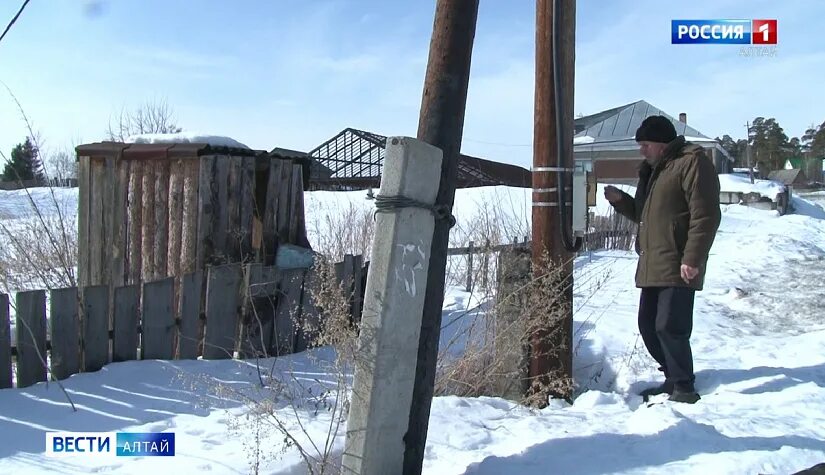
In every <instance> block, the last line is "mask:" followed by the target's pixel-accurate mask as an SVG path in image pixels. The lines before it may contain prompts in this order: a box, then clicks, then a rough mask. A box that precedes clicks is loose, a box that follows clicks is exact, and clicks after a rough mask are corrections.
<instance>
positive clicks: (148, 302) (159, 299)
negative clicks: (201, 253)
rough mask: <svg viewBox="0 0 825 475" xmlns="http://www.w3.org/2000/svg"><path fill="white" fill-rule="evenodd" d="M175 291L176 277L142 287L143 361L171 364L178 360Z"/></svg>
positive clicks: (141, 355) (141, 352)
mask: <svg viewBox="0 0 825 475" xmlns="http://www.w3.org/2000/svg"><path fill="white" fill-rule="evenodd" d="M174 287H175V278H174V277H167V278H165V279H162V280H158V281H155V282H149V283H146V284H143V312H142V318H141V325H140V326H141V329H142V330H143V334H142V336H141V339H140V341H141V351H140V359H142V360H156V359H157V360H171V359H172V358H174V356H175V353H174V345H175V333H176V329H175V316H174V315H175V314H174V312H173V310H172V308H173V307H172V305H173V302H174V298H175V296H174Z"/></svg>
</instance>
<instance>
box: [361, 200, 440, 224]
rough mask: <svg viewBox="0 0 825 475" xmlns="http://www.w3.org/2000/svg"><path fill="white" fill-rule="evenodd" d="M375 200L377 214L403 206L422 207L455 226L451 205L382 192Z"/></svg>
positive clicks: (436, 217) (389, 211)
mask: <svg viewBox="0 0 825 475" xmlns="http://www.w3.org/2000/svg"><path fill="white" fill-rule="evenodd" d="M374 200H375V214H378V213H391V212H393V211H395V210H398V209H402V208H420V209H425V210H428V211H429V212H431V213H432V214H433V216H434V217H435V219H447V220H449V221H450V227H451V228H452V227H453V226H455V216H453V215H452V213H450V207H449V206H446V205H438V204H433V205H431V204H428V203H424V202H423V201H418V200H414V199H412V198H407V197H406V196H384V195H380V194H379V195H376V196H375V198H374ZM375 214H373V219H375Z"/></svg>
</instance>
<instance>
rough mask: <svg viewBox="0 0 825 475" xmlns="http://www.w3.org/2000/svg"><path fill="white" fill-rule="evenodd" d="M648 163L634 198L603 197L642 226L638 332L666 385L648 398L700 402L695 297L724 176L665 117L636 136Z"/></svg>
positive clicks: (648, 122)
mask: <svg viewBox="0 0 825 475" xmlns="http://www.w3.org/2000/svg"><path fill="white" fill-rule="evenodd" d="M636 142H637V143H638V144H639V148H640V152H641V155H642V156H643V157H644V161H643V162H642V164H641V166H640V168H639V183H638V186H637V188H636V196H635V197H633V196H630V195H629V194H627V193H625V192H623V191H621V190H619V189H618V188H615V187H613V186H608V187H606V188H605V193H604V194H605V198H607V200H608V201H609V202H610V204H611V205H613V207H614V208H615V209H616V211H617V212H619V213H621V214H622V215H624V216H625V217H627V218H629V219H631V220H633V221H634V222H636V223H638V225H639V227H638V234H637V237H636V252H637V253H638V254H639V263H638V267H637V269H636V287H639V288H641V299H640V301H639V332H640V333H641V336H642V339H643V340H644V343H645V346H646V347H647V350H648V352H650V355H651V356H652V357H653V358H654V359H655V360H656V361H657V362H658V363H659V365H660V366H661V369H662V370H663V371H664V373H665V378H666V379H665V382H664V383H662V384H661V385H659V386H656V387H653V388H649V389H646V390H644V391H642V396H644V397H645V398H647V397H648V396H651V395H655V394H663V393H668V394H670V400H671V401H677V402H686V403H691V404H692V403H695V402H696V401H698V400H699V395H698V394H697V393H696V389H695V387H694V381H695V376H694V374H693V355H692V353H691V350H690V334H691V331H692V330H693V299H694V295H695V292H696V291H697V290H702V286H703V285H704V279H705V270H706V265H707V261H708V254H709V252H710V248H711V246H712V245H713V241H714V239H715V237H716V231H717V229H718V228H719V222H720V220H721V212H720V210H719V177H718V175H717V173H716V168H715V167H714V165H713V163H712V162H711V160H710V159H709V158H708V156H707V155H706V154H705V152H704V150H703V149H702V148H701V147H700V146H698V145H694V144H692V143H690V142H687V141H685V138H684V137H683V136H678V137H677V135H676V129H675V128H674V127H673V123H672V122H671V121H670V119H668V118H667V117H664V116H651V117H648V118H647V119H645V120H644V121H643V122H642V125H641V127H639V129H638V130H637V131H636Z"/></svg>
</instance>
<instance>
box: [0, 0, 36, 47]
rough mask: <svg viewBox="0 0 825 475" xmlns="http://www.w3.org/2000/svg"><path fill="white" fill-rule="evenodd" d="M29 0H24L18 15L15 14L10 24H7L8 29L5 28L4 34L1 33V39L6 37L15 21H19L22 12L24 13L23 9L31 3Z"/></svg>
mask: <svg viewBox="0 0 825 475" xmlns="http://www.w3.org/2000/svg"><path fill="white" fill-rule="evenodd" d="M29 1H30V0H26V1H25V2H23V5H22V6H21V7H20V10H18V11H17V15H14V17H13V18H12V19H11V21H10V22H9V24H8V26H6V29H5V30H3V34H2V35H0V41H3V38H5V37H6V34H8V32H9V30H11V27H12V25H14V23H15V22H16V21H17V19H18V18H20V14H21V13H23V10H25V9H26V5H28V4H29Z"/></svg>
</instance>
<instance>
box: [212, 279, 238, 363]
mask: <svg viewBox="0 0 825 475" xmlns="http://www.w3.org/2000/svg"><path fill="white" fill-rule="evenodd" d="M241 274H242V272H241V266H240V265H239V264H228V265H222V266H214V267H211V268H209V273H208V277H207V284H206V331H205V335H204V345H203V357H204V359H226V358H232V357H233V352H234V350H235V329H236V328H237V325H238V309H239V303H240V299H239V297H240V295H239V288H240V285H241V281H242V278H243V277H242V275H241Z"/></svg>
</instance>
